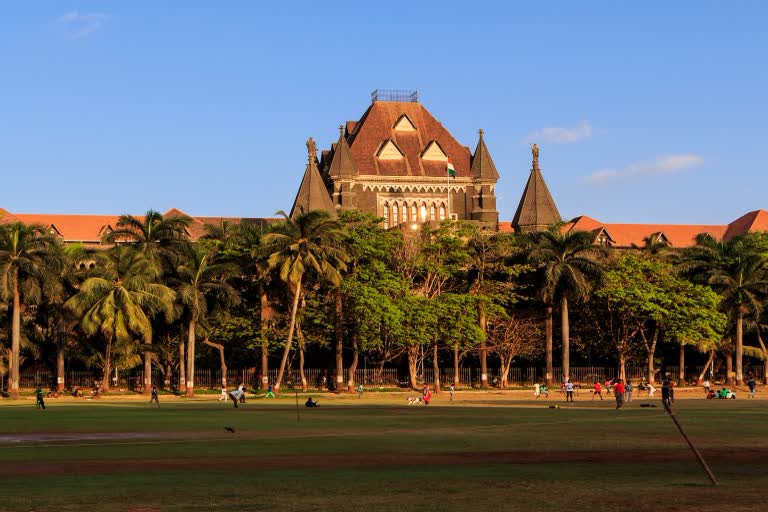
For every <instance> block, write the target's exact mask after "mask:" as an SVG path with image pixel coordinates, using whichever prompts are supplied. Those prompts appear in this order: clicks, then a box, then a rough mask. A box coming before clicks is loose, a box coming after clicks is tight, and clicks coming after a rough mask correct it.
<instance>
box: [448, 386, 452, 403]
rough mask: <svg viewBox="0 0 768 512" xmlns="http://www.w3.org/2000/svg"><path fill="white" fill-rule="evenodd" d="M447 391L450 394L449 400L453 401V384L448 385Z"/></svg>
mask: <svg viewBox="0 0 768 512" xmlns="http://www.w3.org/2000/svg"><path fill="white" fill-rule="evenodd" d="M448 393H450V394H451V400H450V401H451V402H453V384H451V385H449V386H448Z"/></svg>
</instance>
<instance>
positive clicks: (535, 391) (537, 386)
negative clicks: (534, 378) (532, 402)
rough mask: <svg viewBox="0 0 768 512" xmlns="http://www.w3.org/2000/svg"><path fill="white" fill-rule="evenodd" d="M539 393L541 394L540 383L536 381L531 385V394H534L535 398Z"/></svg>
mask: <svg viewBox="0 0 768 512" xmlns="http://www.w3.org/2000/svg"><path fill="white" fill-rule="evenodd" d="M540 395H541V384H539V383H538V382H537V383H536V384H534V385H533V396H535V397H536V398H539V396H540Z"/></svg>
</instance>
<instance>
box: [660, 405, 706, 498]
mask: <svg viewBox="0 0 768 512" xmlns="http://www.w3.org/2000/svg"><path fill="white" fill-rule="evenodd" d="M661 403H662V404H663V405H664V410H666V411H667V414H668V415H669V417H670V418H672V421H674V422H675V426H676V427H677V430H679V431H680V434H681V435H682V436H683V439H685V442H687V443H688V446H690V447H691V451H692V452H693V454H694V455H696V459H697V460H698V461H699V464H701V467H702V468H704V471H706V472H707V476H708V477H709V479H710V480H711V481H712V485H715V486H716V485H718V483H717V479H716V478H715V475H714V474H712V471H711V470H710V469H709V466H708V465H707V462H706V461H705V460H704V457H702V456H701V453H700V452H699V450H698V449H697V448H696V446H695V445H694V444H693V441H691V440H690V438H689V437H688V436H687V435H686V433H685V431H684V430H683V426H682V425H680V422H679V421H677V416H675V413H674V412H672V408H671V407H670V406H669V403H668V402H667V401H666V400H662V401H661Z"/></svg>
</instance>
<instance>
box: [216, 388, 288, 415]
mask: <svg viewBox="0 0 768 512" xmlns="http://www.w3.org/2000/svg"><path fill="white" fill-rule="evenodd" d="M269 391H270V393H271V392H272V385H271V384H270V386H269ZM272 396H275V395H274V393H273V394H272ZM227 400H232V403H233V405H234V406H235V409H237V408H238V405H237V404H238V403H241V404H244V403H245V384H243V383H242V382H241V383H240V385H239V386H238V387H237V389H235V390H232V391H227V387H226V386H225V385H223V384H222V385H221V396H220V397H219V402H226V401H227Z"/></svg>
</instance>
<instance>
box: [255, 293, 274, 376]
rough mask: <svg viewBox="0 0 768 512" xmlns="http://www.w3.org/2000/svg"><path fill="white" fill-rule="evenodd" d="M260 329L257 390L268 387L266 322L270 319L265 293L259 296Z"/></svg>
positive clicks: (267, 299) (269, 309)
mask: <svg viewBox="0 0 768 512" xmlns="http://www.w3.org/2000/svg"><path fill="white" fill-rule="evenodd" d="M260 302H261V308H260V320H261V323H260V329H261V382H259V384H258V386H259V389H267V388H268V387H269V338H267V322H268V321H269V319H270V318H271V308H270V306H269V298H268V297H267V294H266V293H262V294H261V300H260Z"/></svg>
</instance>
